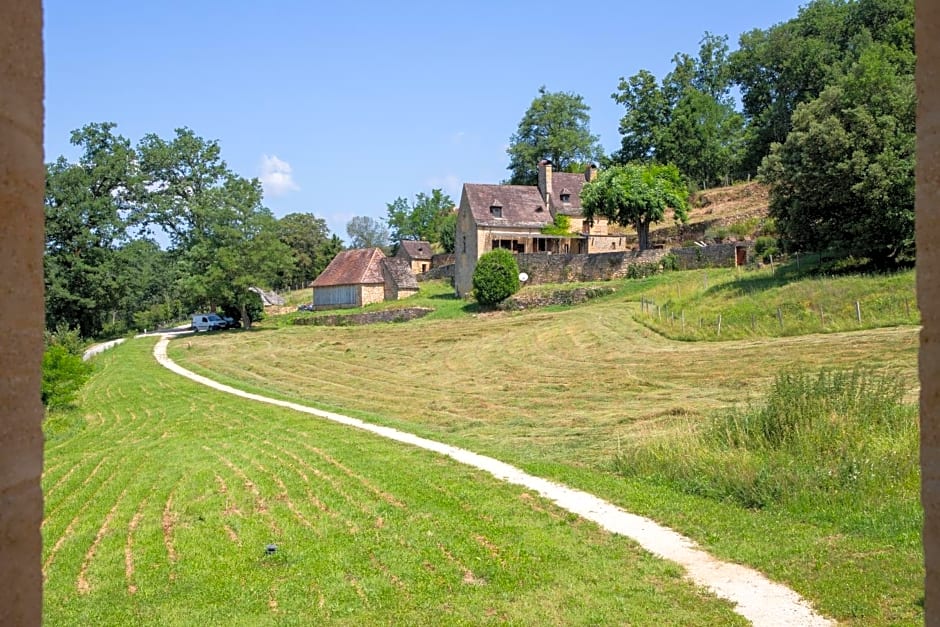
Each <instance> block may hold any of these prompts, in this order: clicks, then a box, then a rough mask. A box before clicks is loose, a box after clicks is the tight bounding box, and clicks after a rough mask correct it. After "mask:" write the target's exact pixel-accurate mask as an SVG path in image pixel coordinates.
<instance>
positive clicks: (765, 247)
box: [754, 235, 780, 261]
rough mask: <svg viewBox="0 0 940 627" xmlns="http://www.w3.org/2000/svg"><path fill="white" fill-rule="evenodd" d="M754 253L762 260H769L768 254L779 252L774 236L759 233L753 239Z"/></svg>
mask: <svg viewBox="0 0 940 627" xmlns="http://www.w3.org/2000/svg"><path fill="white" fill-rule="evenodd" d="M754 253H755V254H756V255H757V256H758V257H760V259H761V260H762V261H770V259H769V257H770V255H777V254H780V249H779V248H777V240H776V238H773V237H770V236H769V235H761V236H760V237H758V238H757V239H756V240H755V241H754Z"/></svg>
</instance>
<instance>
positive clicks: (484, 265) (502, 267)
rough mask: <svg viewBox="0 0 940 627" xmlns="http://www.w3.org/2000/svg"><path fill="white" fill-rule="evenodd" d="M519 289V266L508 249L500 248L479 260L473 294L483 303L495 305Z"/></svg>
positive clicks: (475, 272) (474, 275)
mask: <svg viewBox="0 0 940 627" xmlns="http://www.w3.org/2000/svg"><path fill="white" fill-rule="evenodd" d="M518 291H519V266H518V265H517V264H516V258H515V256H514V255H513V254H512V253H511V252H509V251H508V250H505V249H502V248H498V249H496V250H492V251H490V252H488V253H486V254H484V255H483V256H482V257H480V258H479V259H478V260H477V267H476V270H474V271H473V294H474V296H475V297H476V299H477V301H478V302H479V303H480V304H482V305H495V304H497V303H499V302H501V301H503V300H505V299H507V298H509V297H510V296H512V295H513V294H515V293H516V292H518Z"/></svg>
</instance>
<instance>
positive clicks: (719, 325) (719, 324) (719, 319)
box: [718, 314, 721, 337]
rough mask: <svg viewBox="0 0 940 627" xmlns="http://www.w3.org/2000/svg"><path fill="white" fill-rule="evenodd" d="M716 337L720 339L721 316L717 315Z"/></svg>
mask: <svg viewBox="0 0 940 627" xmlns="http://www.w3.org/2000/svg"><path fill="white" fill-rule="evenodd" d="M718 337H721V314H718Z"/></svg>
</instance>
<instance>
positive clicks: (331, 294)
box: [313, 248, 386, 309]
mask: <svg viewBox="0 0 940 627" xmlns="http://www.w3.org/2000/svg"><path fill="white" fill-rule="evenodd" d="M383 259H386V257H385V254H384V253H383V252H382V251H381V249H379V248H359V249H356V250H344V251H343V252H341V253H339V254H338V255H336V257H334V258H333V261H331V262H330V265H328V266H327V267H326V269H325V270H324V271H323V272H321V273H320V276H318V277H317V278H316V279H315V280H314V281H313V306H314V308H315V309H334V308H340V307H363V306H365V305H368V304H370V303H378V302H381V301H383V300H385V277H384V274H383V271H382V260H383Z"/></svg>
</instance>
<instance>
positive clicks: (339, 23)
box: [44, 0, 805, 239]
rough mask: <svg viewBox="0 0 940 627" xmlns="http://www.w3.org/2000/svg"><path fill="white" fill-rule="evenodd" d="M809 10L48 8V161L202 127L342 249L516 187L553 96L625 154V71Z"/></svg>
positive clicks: (196, 3)
mask: <svg viewBox="0 0 940 627" xmlns="http://www.w3.org/2000/svg"><path fill="white" fill-rule="evenodd" d="M801 4H805V2H803V3H801V2H797V1H795V0H710V1H707V2H706V1H703V0H698V1H695V0H674V1H668V0H667V1H663V2H624V1H620V2H617V1H611V2H606V1H596V2H566V3H561V2H554V1H543V2H533V1H531V0H529V1H527V2H514V1H508V0H504V1H503V2H492V1H489V0H481V1H476V2H474V1H471V2H461V3H450V2H445V1H440V2H413V1H403V2H394V1H392V2H372V1H361V0H346V1H345V2H318V1H316V0H313V1H300V0H268V1H267V2H258V1H257V0H255V1H252V2H248V1H244V0H228V1H220V0H164V1H161V2H133V1H128V0H88V1H84V2H76V1H75V0H46V2H45V3H44V5H45V42H46V43H45V45H46V159H47V161H51V160H53V159H54V158H56V157H57V156H59V155H61V154H64V155H66V156H67V157H69V158H73V159H74V158H76V157H77V153H76V151H75V149H74V148H73V147H72V146H70V145H69V143H68V139H69V133H70V131H71V130H72V129H75V128H79V127H81V126H83V125H84V124H87V123H89V122H103V121H111V122H115V123H117V125H118V132H120V133H122V134H124V135H125V136H127V137H128V138H130V139H131V141H132V142H134V143H136V142H137V140H139V139H140V138H141V137H142V136H143V135H144V134H145V133H150V132H153V133H157V134H158V135H160V136H162V137H166V138H169V137H171V136H172V135H173V130H174V129H175V128H178V127H182V126H188V127H189V128H191V129H193V130H194V131H195V132H196V133H197V134H198V135H201V136H202V137H205V138H208V139H216V140H218V141H219V143H220V145H221V147H222V155H223V158H224V159H225V160H226V161H227V162H228V164H229V166H230V167H232V168H233V169H234V170H235V171H236V172H238V173H239V174H241V175H243V176H247V177H259V178H261V179H262V181H263V183H264V185H265V204H266V205H267V206H268V207H270V208H271V209H272V211H273V212H274V214H275V215H276V216H282V215H284V214H286V213H291V212H301V211H302V212H312V213H314V214H316V215H317V216H319V217H323V218H325V219H326V220H327V224H328V225H329V227H330V229H331V231H333V232H334V233H336V234H338V235H339V236H340V237H342V238H344V239H345V238H346V223H347V222H348V221H349V219H350V218H352V217H353V216H357V215H368V216H373V217H384V216H385V212H386V203H390V202H392V201H393V200H394V199H395V198H397V197H398V196H404V197H406V198H409V199H413V197H414V195H415V194H417V193H418V192H425V193H427V192H429V191H430V190H431V189H432V188H434V187H441V188H443V189H444V191H445V192H447V193H449V194H450V195H451V197H452V198H453V199H454V201H455V202H456V201H459V196H460V186H461V184H463V183H465V182H471V183H473V182H475V183H496V182H499V181H500V180H502V179H504V178H506V177H507V176H508V171H507V170H506V166H507V165H508V163H509V160H508V156H507V155H506V152H505V151H506V147H507V145H508V142H509V137H510V136H511V135H512V134H513V132H515V130H516V127H517V125H518V124H519V120H520V119H521V118H522V115H523V113H524V112H525V111H526V109H527V108H528V106H529V104H530V103H531V102H532V99H533V98H535V97H536V95H537V92H538V89H539V87H540V86H542V85H545V86H546V87H547V88H548V90H549V91H566V92H574V93H577V94H579V95H581V96H583V97H584V100H585V102H586V104H588V105H589V106H590V107H591V111H590V113H591V131H592V132H593V133H594V134H596V135H599V136H600V138H601V143H602V144H603V146H604V148H605V150H606V151H607V152H611V151H613V150H616V149H617V147H618V146H619V142H620V137H619V134H618V132H617V122H618V120H619V118H620V116H621V115H622V109H621V108H620V107H619V106H618V105H617V104H616V103H615V102H614V101H613V100H612V99H611V98H610V94H611V93H613V92H614V90H615V89H616V86H617V83H618V81H619V78H620V77H621V76H630V75H632V74H635V73H636V72H637V71H638V70H640V69H641V68H646V69H648V70H650V71H651V72H653V73H654V74H655V75H656V76H657V77H659V78H662V76H663V75H664V74H665V73H667V72H668V71H669V70H670V69H671V62H670V61H671V59H672V56H673V55H674V54H675V53H676V52H679V51H682V52H688V53H690V54H694V53H696V52H697V51H698V43H699V40H700V39H701V37H702V35H703V33H704V32H705V31H709V32H712V33H716V34H726V35H728V36H729V37H730V41H729V43H730V45H731V47H732V49H734V48H735V47H736V43H737V39H738V36H739V35H740V34H741V33H742V32H745V31H748V30H751V29H753V28H767V27H769V26H771V25H773V24H776V23H778V22H781V21H785V20H787V19H790V18H791V17H795V16H796V14H797V11H798V8H799V6H800V5H801Z"/></svg>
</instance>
